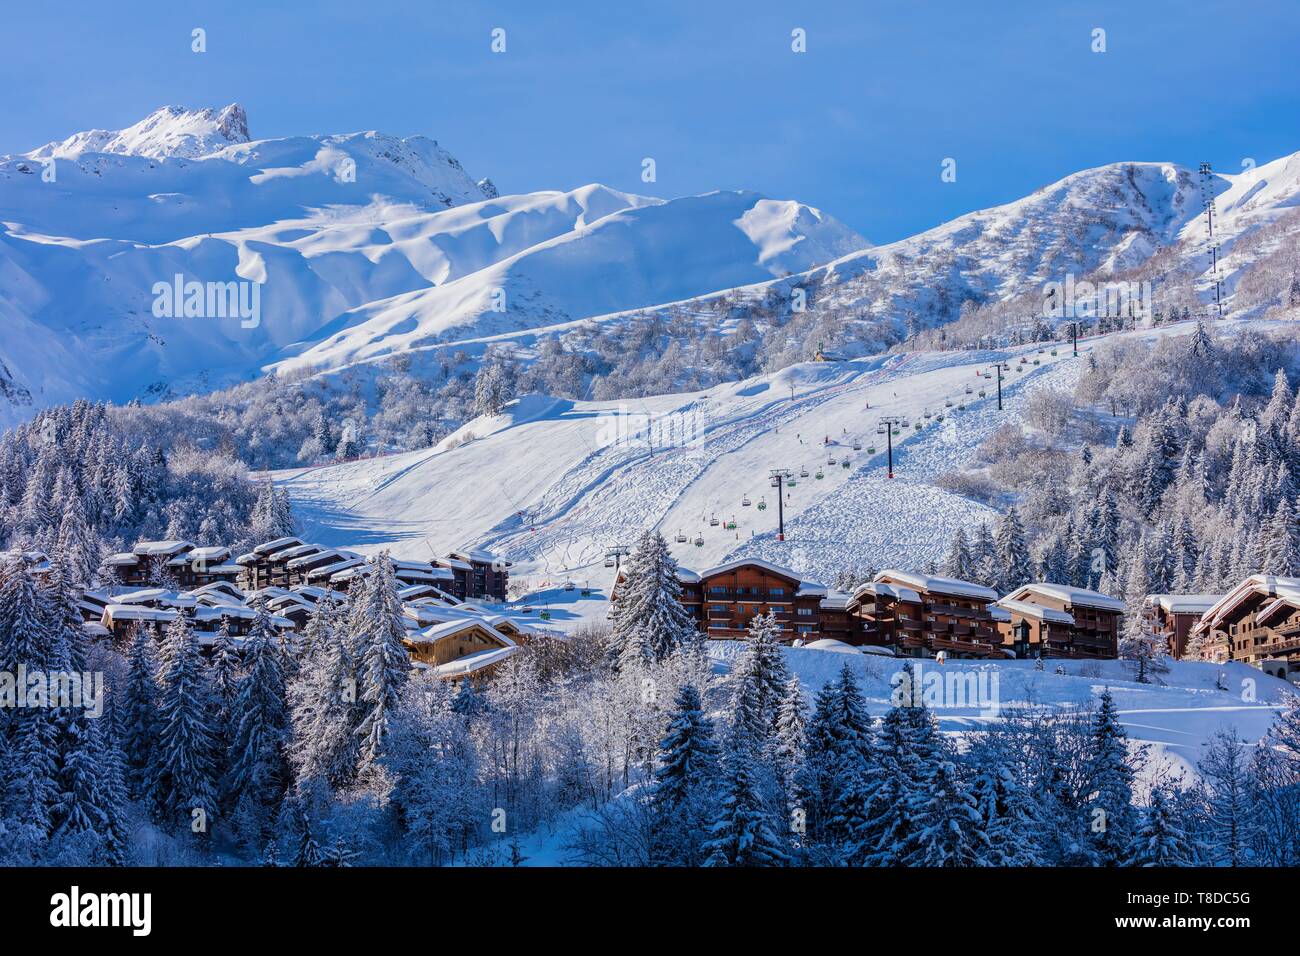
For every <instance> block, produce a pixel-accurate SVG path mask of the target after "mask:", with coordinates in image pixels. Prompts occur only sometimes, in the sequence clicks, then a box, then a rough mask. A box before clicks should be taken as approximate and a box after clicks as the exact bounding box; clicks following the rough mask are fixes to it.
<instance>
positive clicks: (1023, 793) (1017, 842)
mask: <svg viewBox="0 0 1300 956" xmlns="http://www.w3.org/2000/svg"><path fill="white" fill-rule="evenodd" d="M997 736H999V735H998V734H996V733H993V732H991V733H990V734H987V735H985V737H986V739H985V740H983V741H980V742H977V743H976V744H975V745H974V746H973V747H972V749H971V752H970V754H969V755H968V758H967V759H968V762H969V763H970V765H971V768H972V780H971V785H970V792H971V797H972V799H973V800H974V801H975V808H976V811H977V812H978V813H979V817H980V825H981V827H982V829H983V831H984V833H985V834H987V836H988V841H989V847H988V856H987V859H986V861H985V862H986V864H987V865H989V866H1038V865H1041V864H1042V862H1043V860H1042V856H1041V854H1040V853H1039V850H1038V847H1037V840H1038V837H1039V835H1040V831H1041V829H1042V826H1043V815H1044V813H1043V807H1042V806H1041V805H1040V803H1039V801H1038V800H1037V799H1036V798H1035V796H1034V795H1033V794H1032V793H1031V792H1030V790H1029V789H1028V787H1027V786H1026V785H1025V782H1024V781H1022V780H1021V779H1019V777H1018V775H1017V773H1016V768H1015V766H1014V764H1013V762H1012V760H1011V758H1010V756H1009V755H1008V753H1007V751H1006V748H1005V747H1004V746H1002V742H1001V741H1000V740H996V739H995V740H989V739H988V738H989V737H997Z"/></svg>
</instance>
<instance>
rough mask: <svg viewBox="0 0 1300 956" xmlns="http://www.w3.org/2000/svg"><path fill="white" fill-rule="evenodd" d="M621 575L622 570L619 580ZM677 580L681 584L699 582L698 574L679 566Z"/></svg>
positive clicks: (620, 573)
mask: <svg viewBox="0 0 1300 956" xmlns="http://www.w3.org/2000/svg"><path fill="white" fill-rule="evenodd" d="M622 577H623V574H622V572H619V579H620V580H621V579H622ZM677 580H678V581H681V582H682V583H683V584H699V583H700V576H699V575H698V574H696V573H695V572H694V571H692V570H691V569H690V568H682V567H679V568H678V569H677Z"/></svg>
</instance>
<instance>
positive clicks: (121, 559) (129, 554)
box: [104, 551, 140, 568]
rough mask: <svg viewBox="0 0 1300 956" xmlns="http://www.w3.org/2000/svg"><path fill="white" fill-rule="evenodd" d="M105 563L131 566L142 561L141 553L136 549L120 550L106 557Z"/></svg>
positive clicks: (115, 565) (118, 566)
mask: <svg viewBox="0 0 1300 956" xmlns="http://www.w3.org/2000/svg"><path fill="white" fill-rule="evenodd" d="M104 563H105V564H107V565H109V566H110V567H114V568H130V567H134V566H135V565H137V564H139V563H140V555H138V554H136V553H135V552H134V551H118V552H117V553H115V554H110V555H109V556H108V557H106V558H105V559H104Z"/></svg>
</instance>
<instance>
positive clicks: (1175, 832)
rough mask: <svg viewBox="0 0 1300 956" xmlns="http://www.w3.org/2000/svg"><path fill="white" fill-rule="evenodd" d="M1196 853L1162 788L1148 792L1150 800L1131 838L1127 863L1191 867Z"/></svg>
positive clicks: (1133, 864)
mask: <svg viewBox="0 0 1300 956" xmlns="http://www.w3.org/2000/svg"><path fill="white" fill-rule="evenodd" d="M1195 862H1196V852H1195V850H1194V848H1193V847H1192V845H1191V842H1190V841H1189V840H1188V838H1187V834H1186V833H1185V832H1184V831H1183V828H1182V826H1181V825H1180V824H1179V822H1178V819H1177V817H1176V815H1175V814H1174V813H1173V812H1171V809H1170V807H1169V804H1168V801H1167V799H1166V797H1165V794H1164V791H1163V790H1161V789H1160V788H1159V787H1156V788H1154V789H1153V790H1152V791H1151V803H1150V805H1149V806H1148V807H1147V808H1146V812H1145V813H1144V814H1143V816H1142V825H1141V827H1140V828H1139V830H1138V832H1137V834H1136V836H1135V837H1134V839H1133V850H1132V854H1131V856H1130V858H1129V865H1130V866H1192V865H1193V864H1194V863H1195Z"/></svg>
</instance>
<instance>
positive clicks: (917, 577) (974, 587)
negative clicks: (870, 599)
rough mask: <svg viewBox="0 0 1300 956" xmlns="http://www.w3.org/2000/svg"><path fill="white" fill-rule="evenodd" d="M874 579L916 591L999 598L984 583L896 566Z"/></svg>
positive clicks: (985, 598) (993, 599)
mask: <svg viewBox="0 0 1300 956" xmlns="http://www.w3.org/2000/svg"><path fill="white" fill-rule="evenodd" d="M886 578H892V579H893V582H890V581H886V580H885V579H886ZM872 580H873V581H874V582H876V583H882V582H883V583H886V584H888V583H901V584H905V585H907V586H908V587H910V588H912V589H913V590H915V591H930V592H932V593H934V594H953V595H956V596H957V597H966V598H980V599H983V600H985V601H996V600H997V599H998V592H997V591H994V590H993V589H992V588H986V587H984V585H982V584H973V583H971V582H970V581H959V580H957V579H956V578H944V577H939V576H938V575H934V574H917V573H915V572H913V571H899V570H898V569H896V568H886V569H885V570H883V571H881V572H880V573H879V574H877V575H876V576H875V578H873V579H872Z"/></svg>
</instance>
